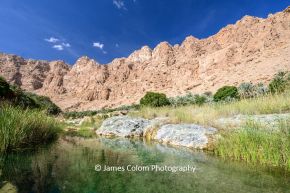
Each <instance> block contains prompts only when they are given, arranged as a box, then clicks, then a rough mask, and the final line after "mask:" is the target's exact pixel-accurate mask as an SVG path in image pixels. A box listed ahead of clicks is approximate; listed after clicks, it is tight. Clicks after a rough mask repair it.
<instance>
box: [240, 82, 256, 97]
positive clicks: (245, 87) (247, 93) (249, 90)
mask: <svg viewBox="0 0 290 193" xmlns="http://www.w3.org/2000/svg"><path fill="white" fill-rule="evenodd" d="M238 92H239V96H240V97H241V98H252V97H255V86H254V85H253V83H251V82H249V83H248V82H244V83H242V84H240V86H239V87H238Z"/></svg>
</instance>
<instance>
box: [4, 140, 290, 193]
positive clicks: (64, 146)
mask: <svg viewBox="0 0 290 193" xmlns="http://www.w3.org/2000/svg"><path fill="white" fill-rule="evenodd" d="M0 164H1V165H0V187H1V186H2V192H1V188H0V193H4V192H3V191H4V190H3V187H4V188H5V186H6V188H7V186H10V187H13V188H14V190H13V188H10V190H11V189H12V190H11V192H15V189H17V192H19V193H38V192H39V193H99V192H101V193H109V192H112V193H123V192H124V193H125V192H126V193H138V192H141V193H143V192H144V193H147V192H148V193H149V192H150V193H151V192H152V193H158V192H166V193H170V192H174V193H183V192H184V193H190V192H197V193H242V192H245V193H255V192H256V193H274V192H275V193H280V192H281V193H282V192H290V178H289V175H287V174H285V173H281V172H278V171H269V170H268V169H264V168H258V167H251V166H247V165H245V164H242V163H237V162H225V161H222V160H219V159H217V158H215V157H213V156H210V155H208V154H205V153H202V152H192V151H190V150H187V149H182V148H178V149H176V148H173V147H167V146H163V145H160V144H146V143H145V142H142V141H130V140H127V139H104V138H98V139H81V138H65V139H61V140H60V141H59V142H58V143H56V144H54V145H53V146H52V147H49V148H45V149H40V150H38V151H37V152H33V153H29V154H28V153H17V154H11V155H8V156H5V157H2V158H1V160H0ZM96 165H100V166H101V167H102V169H103V168H104V167H105V166H116V167H117V166H120V167H124V168H125V171H113V172H108V171H98V172H97V171H95V166H96ZM128 165H132V166H134V165H139V166H150V165H158V166H160V167H162V166H192V167H195V168H196V170H195V171H194V172H175V173H174V172H165V171H159V172H156V171H144V172H142V171H136V172H132V171H126V168H127V166H128ZM287 176H288V177H287ZM6 190H7V189H6ZM6 190H5V191H6ZM5 193H6V192H5Z"/></svg>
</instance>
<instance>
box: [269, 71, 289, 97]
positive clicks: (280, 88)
mask: <svg viewBox="0 0 290 193" xmlns="http://www.w3.org/2000/svg"><path fill="white" fill-rule="evenodd" d="M287 74H288V73H287V72H278V73H277V74H276V75H275V77H274V78H273V80H272V81H271V82H270V84H269V89H270V92H271V93H281V92H284V91H285V90H286V88H287V87H289V82H290V80H289V77H290V76H289V74H288V76H287Z"/></svg>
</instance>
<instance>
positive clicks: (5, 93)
mask: <svg viewBox="0 0 290 193" xmlns="http://www.w3.org/2000/svg"><path fill="white" fill-rule="evenodd" d="M11 96H13V92H12V91H11V90H10V86H9V83H8V82H6V80H5V79H4V78H2V77H1V76H0V98H8V97H11Z"/></svg>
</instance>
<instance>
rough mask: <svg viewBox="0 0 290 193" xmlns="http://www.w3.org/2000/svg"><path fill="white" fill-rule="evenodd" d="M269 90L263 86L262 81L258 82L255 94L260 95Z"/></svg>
mask: <svg viewBox="0 0 290 193" xmlns="http://www.w3.org/2000/svg"><path fill="white" fill-rule="evenodd" d="M268 92H269V88H268V87H267V86H265V85H264V84H263V83H261V82H260V83H258V84H257V85H256V87H255V93H256V96H262V95H265V94H267V93H268Z"/></svg>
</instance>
